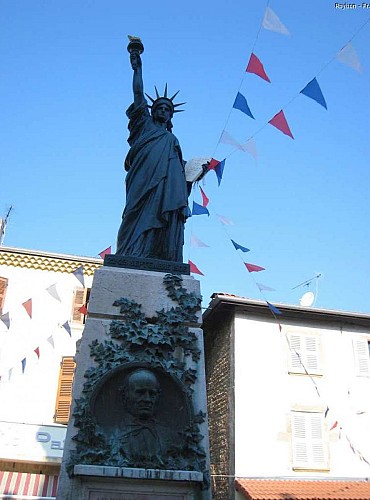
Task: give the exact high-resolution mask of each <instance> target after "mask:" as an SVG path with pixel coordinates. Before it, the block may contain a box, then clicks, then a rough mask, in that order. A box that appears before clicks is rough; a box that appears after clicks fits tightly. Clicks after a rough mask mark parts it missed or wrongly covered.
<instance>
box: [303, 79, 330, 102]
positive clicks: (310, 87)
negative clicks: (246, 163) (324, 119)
mask: <svg viewBox="0 0 370 500" xmlns="http://www.w3.org/2000/svg"><path fill="white" fill-rule="evenodd" d="M300 94H303V95H305V96H307V97H309V98H310V99H313V100H314V101H316V102H317V103H319V104H321V106H324V108H325V109H328V107H327V105H326V101H325V98H324V96H323V93H322V92H321V89H320V86H319V84H318V82H317V80H316V78H314V79H313V80H311V81H310V82H309V83H307V85H306V86H305V88H304V89H303V90H301V92H300Z"/></svg>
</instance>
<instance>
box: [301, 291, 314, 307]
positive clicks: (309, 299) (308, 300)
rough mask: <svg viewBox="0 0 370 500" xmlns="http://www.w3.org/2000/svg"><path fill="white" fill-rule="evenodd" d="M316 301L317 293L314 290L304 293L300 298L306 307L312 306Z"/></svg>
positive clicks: (302, 304)
mask: <svg viewBox="0 0 370 500" xmlns="http://www.w3.org/2000/svg"><path fill="white" fill-rule="evenodd" d="M314 301H315V294H314V293H312V292H306V293H305V294H303V295H302V297H301V298H300V299H299V303H300V304H301V306H304V307H310V306H312V304H313V303H314Z"/></svg>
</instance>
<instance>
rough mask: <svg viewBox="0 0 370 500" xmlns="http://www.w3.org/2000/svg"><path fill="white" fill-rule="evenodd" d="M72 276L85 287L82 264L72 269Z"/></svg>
mask: <svg viewBox="0 0 370 500" xmlns="http://www.w3.org/2000/svg"><path fill="white" fill-rule="evenodd" d="M72 274H73V276H75V277H76V278H77V279H78V281H79V282H80V283H81V285H82V286H83V287H85V280H84V266H80V267H78V268H77V269H76V270H75V271H73V273H72Z"/></svg>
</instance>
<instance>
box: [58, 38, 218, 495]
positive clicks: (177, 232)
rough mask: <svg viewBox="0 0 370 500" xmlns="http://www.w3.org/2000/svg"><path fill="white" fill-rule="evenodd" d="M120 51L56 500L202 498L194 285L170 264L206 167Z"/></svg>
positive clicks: (204, 441)
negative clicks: (108, 166)
mask: <svg viewBox="0 0 370 500" xmlns="http://www.w3.org/2000/svg"><path fill="white" fill-rule="evenodd" d="M128 50H129V52H130V61H131V66H132V69H133V73H134V74H133V91H134V102H133V103H132V104H131V105H130V107H129V108H128V110H127V116H128V118H129V127H128V128H129V138H128V143H129V145H130V149H129V152H128V154H127V157H126V160H125V169H126V171H127V176H126V206H125V209H124V212H123V217H122V224H121V227H120V229H119V233H118V244H117V253H116V255H106V256H105V259H104V265H103V266H102V267H100V268H99V269H97V270H96V272H95V273H94V280H93V284H92V288H91V293H90V299H89V307H88V315H87V319H86V322H85V328H84V331H83V334H82V337H81V341H80V343H79V347H78V352H77V353H76V358H75V359H76V370H75V376H74V381H73V388H72V407H71V418H70V421H69V424H68V429H67V435H66V439H65V445H64V452H63V461H62V468H61V475H60V480H59V485H58V493H57V500H77V499H86V500H87V499H89V500H103V499H108V498H110V499H112V500H113V499H114V500H124V499H125V500H129V499H134V498H148V500H149V498H150V499H151V500H161V499H163V498H168V499H174V500H175V499H185V498H186V499H188V500H210V498H211V489H210V482H209V470H210V460H209V444H208V423H207V398H206V380H205V362H204V342H203V332H202V329H201V322H202V316H201V295H200V283H199V281H198V280H196V279H195V278H194V277H192V276H190V269H189V265H188V264H184V263H183V262H182V250H183V243H184V224H185V220H186V218H187V217H188V215H189V213H188V212H189V209H188V193H189V191H190V189H191V186H192V182H193V181H194V180H197V179H198V178H200V177H201V176H202V175H204V173H205V171H206V169H207V168H208V167H207V164H204V161H203V160H204V158H199V159H197V160H196V161H197V162H198V163H196V161H195V160H194V161H193V165H191V168H189V163H190V164H191V163H192V162H188V163H187V164H186V165H185V162H184V161H183V158H182V153H181V149H180V145H179V142H178V140H177V139H176V137H175V136H174V135H173V134H172V131H171V130H172V122H171V120H172V117H173V115H174V113H176V111H177V109H176V108H177V107H178V106H180V105H181V104H183V103H181V104H175V103H174V99H175V97H176V94H175V95H174V96H172V97H169V95H168V92H167V85H166V86H165V89H164V95H163V96H160V95H159V93H158V91H157V89H156V97H155V98H151V97H149V96H147V97H148V100H149V102H148V101H147V100H146V98H145V95H146V94H144V90H143V79H142V64H141V57H140V55H141V53H142V52H143V50H144V48H143V45H142V43H141V40H140V39H138V38H134V37H130V43H129V45H128ZM205 162H206V163H207V160H205ZM185 167H186V168H185Z"/></svg>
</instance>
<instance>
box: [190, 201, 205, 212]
mask: <svg viewBox="0 0 370 500" xmlns="http://www.w3.org/2000/svg"><path fill="white" fill-rule="evenodd" d="M205 214H207V215H209V211H208V208H206V207H203V205H199V203H196V202H195V201H193V210H192V212H191V215H205Z"/></svg>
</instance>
